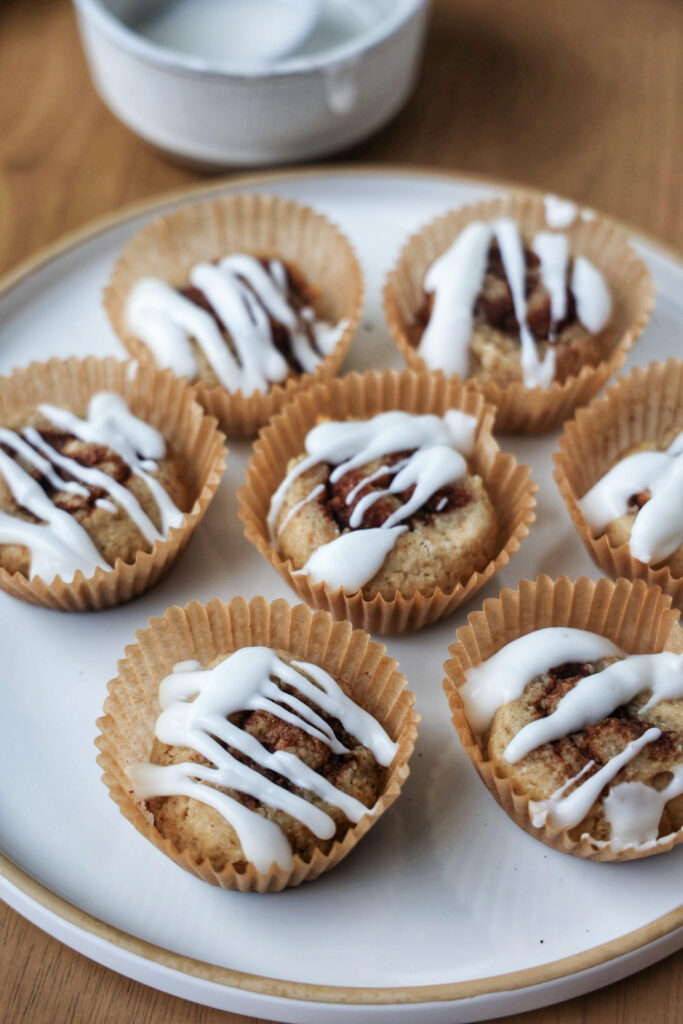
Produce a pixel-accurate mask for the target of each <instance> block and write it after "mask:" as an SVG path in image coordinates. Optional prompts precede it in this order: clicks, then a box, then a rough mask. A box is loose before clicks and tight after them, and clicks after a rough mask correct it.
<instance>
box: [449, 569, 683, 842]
mask: <svg viewBox="0 0 683 1024" xmlns="http://www.w3.org/2000/svg"><path fill="white" fill-rule="evenodd" d="M678 620H679V613H678V611H676V610H674V609H672V608H671V599H670V598H669V597H668V596H667V595H665V594H662V592H661V591H660V589H659V588H658V587H648V586H647V584H646V583H644V582H643V581H642V580H636V581H635V582H630V581H628V580H624V579H621V580H617V581H616V583H614V582H612V581H611V580H606V579H600V580H598V581H597V582H596V581H594V580H589V579H586V578H585V577H582V578H581V579H578V580H576V582H573V581H572V580H570V579H569V578H568V577H567V576H561V577H560V578H559V579H558V580H552V579H550V578H549V577H548V576H539V577H538V579H537V580H522V582H521V583H520V584H519V588H518V589H517V590H508V589H506V590H503V591H501V593H500V596H499V597H498V598H495V599H494V598H490V599H489V600H487V601H484V604H483V608H482V610H481V611H478V612H472V613H471V614H470V615H469V616H468V618H467V623H468V624H467V626H463V627H462V628H461V629H458V630H457V631H456V643H454V644H452V645H451V646H450V647H449V649H448V652H449V654H450V659H449V660H448V661H447V662H446V663H445V665H444V670H445V672H446V679H444V683H443V687H444V692H445V694H446V697H447V699H448V704H449V707H450V709H451V713H452V715H453V725H454V726H455V730H456V732H457V734H458V736H459V738H460V742H461V743H462V745H463V747H464V749H465V752H466V754H467V756H468V757H469V759H470V760H471V761H472V764H473V765H474V767H475V768H476V770H477V772H478V774H479V776H480V778H481V780H482V782H483V783H484V785H485V786H486V787H487V789H488V790H489V792H490V793H491V794H492V796H493V797H494V798H495V800H496V801H497V802H498V803H499V804H500V806H501V807H502V808H503V810H504V811H505V812H506V813H507V814H508V815H509V816H510V817H511V818H512V820H513V821H514V822H515V823H516V824H517V825H519V826H520V828H523V829H524V831H525V832H528V833H529V834H530V835H532V836H534V838H536V839H540V840H541V841H542V842H544V843H546V845H547V846H551V847H553V848H554V849H555V850H560V851H561V852H562V853H571V854H573V855H574V856H576V857H584V858H589V859H591V860H595V861H616V860H619V861H622V860H634V859H637V858H640V857H646V856H648V855H651V854H654V853H663V852H664V851H666V850H670V849H671V847H672V846H674V845H676V844H677V843H680V842H683V828H682V829H679V830H678V831H677V832H675V833H673V834H672V835H671V836H668V837H666V838H665V839H662V840H660V841H659V842H658V843H657V845H656V847H654V849H642V848H641V849H638V848H635V847H631V848H627V849H625V850H614V849H612V847H611V846H610V845H609V844H602V843H601V844H598V843H597V842H596V841H592V840H591V839H590V838H589V837H588V836H582V837H581V838H580V839H579V840H578V841H577V840H576V839H573V838H572V837H571V836H570V835H569V830H567V829H563V828H556V827H551V826H550V825H546V826H544V827H542V828H538V827H536V826H535V825H533V824H532V820H531V812H530V807H529V804H530V800H529V797H528V796H527V795H526V794H525V793H524V792H523V791H521V790H520V789H519V788H516V783H515V782H513V781H512V780H511V779H509V778H508V777H507V775H506V774H505V769H504V767H503V766H499V765H496V764H494V763H493V762H491V761H489V760H487V757H486V750H485V746H484V744H483V741H482V737H481V736H478V735H476V734H475V733H474V732H473V731H472V728H471V727H470V724H469V722H468V720H467V717H466V714H465V709H464V704H463V700H462V697H461V695H460V687H461V686H462V685H463V684H464V682H465V673H466V672H467V670H468V669H469V668H472V667H473V666H476V665H480V664H481V663H482V662H483V661H486V660H487V659H488V658H490V657H491V656H492V655H493V654H495V653H496V651H498V650H500V649H501V647H504V646H505V644H508V643H510V641H511V640H514V639H516V638H517V637H519V636H523V635H525V634H526V633H531V632H533V631H534V630H536V629H544V628H546V627H548V626H569V627H571V628H574V629H586V630H591V631H592V632H594V633H599V634H601V635H602V636H606V637H608V638H609V639H610V640H612V641H613V642H614V643H615V644H617V645H618V646H619V647H621V648H622V649H623V650H625V651H626V652H627V653H629V654H645V653H650V652H656V651H663V650H671V651H676V652H680V651H683V629H681V627H680V625H679V622H678Z"/></svg>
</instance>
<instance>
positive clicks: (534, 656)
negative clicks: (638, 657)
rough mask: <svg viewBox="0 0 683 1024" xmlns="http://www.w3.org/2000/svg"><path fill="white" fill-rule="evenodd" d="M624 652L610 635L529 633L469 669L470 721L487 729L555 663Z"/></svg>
mask: <svg viewBox="0 0 683 1024" xmlns="http://www.w3.org/2000/svg"><path fill="white" fill-rule="evenodd" d="M621 655H623V651H622V650H621V649H620V648H619V647H617V646H616V644H613V643H612V641H611V640H608V639H607V637H604V636H598V634H597V633H590V632H587V631H586V630H583V629H571V628H570V627H569V626H550V627H548V628H547V629H537V630H535V631H534V632H533V633H526V634H525V635H524V636H520V637H517V639H516V640H513V641H512V642H511V643H509V644H506V645H505V647H502V648H501V649H500V650H499V651H497V652H496V653H495V654H493V655H492V656H491V657H490V658H488V659H487V660H486V661H483V662H482V663H481V665H476V666H475V667H473V668H470V669H468V670H467V681H466V682H465V684H464V685H463V686H462V687H461V689H460V694H461V696H462V699H463V702H464V704H465V712H466V714H467V718H468V721H469V723H470V725H471V726H472V729H473V730H474V732H475V733H483V732H485V731H486V729H488V727H489V726H490V724H491V722H492V721H493V716H494V715H495V713H496V711H497V710H498V708H499V707H502V706H503V704H507V703H508V702H509V701H511V700H517V698H518V697H521V695H522V693H523V692H524V687H525V686H526V685H527V683H528V682H529V681H530V680H531V679H533V678H534V677H535V676H538V675H541V673H543V672H547V671H548V669H549V668H552V667H553V666H554V665H563V664H564V663H565V662H567V661H576V662H583V661H597V660H598V658H609V657H614V656H621Z"/></svg>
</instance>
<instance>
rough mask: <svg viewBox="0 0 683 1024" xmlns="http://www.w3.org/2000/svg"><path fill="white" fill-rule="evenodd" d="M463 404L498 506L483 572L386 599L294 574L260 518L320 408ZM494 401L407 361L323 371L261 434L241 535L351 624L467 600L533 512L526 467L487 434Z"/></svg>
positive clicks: (395, 621) (428, 616) (369, 625)
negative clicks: (337, 375)
mask: <svg viewBox="0 0 683 1024" xmlns="http://www.w3.org/2000/svg"><path fill="white" fill-rule="evenodd" d="M454 408H458V409H462V410H463V411H464V412H467V413H469V414H470V415H472V416H474V417H475V418H476V419H477V420H478V426H477V431H476V434H475V451H474V454H473V456H472V458H471V460H470V463H471V466H472V468H473V470H474V472H475V473H477V474H479V476H481V478H482V480H483V481H484V485H485V487H486V490H487V492H488V494H489V497H490V498H491V500H492V502H493V504H494V507H495V509H496V513H497V515H498V522H499V527H498V543H497V554H496V556H495V558H493V559H492V560H491V561H490V562H489V563H488V565H487V566H486V567H485V568H484V569H483V570H482V571H481V572H475V573H473V574H472V576H470V577H469V579H467V580H465V581H464V582H462V583H458V584H457V586H456V587H455V588H454V589H452V590H448V591H445V590H441V589H440V588H439V587H437V588H433V587H432V588H430V589H428V590H425V591H420V590H416V591H415V592H414V593H412V594H410V595H405V594H403V593H401V592H398V591H397V593H396V596H395V597H394V598H393V599H391V600H387V598H385V597H383V596H382V595H381V594H377V595H376V596H375V597H374V598H372V599H368V598H365V597H363V594H362V592H361V591H358V592H357V593H355V594H350V595H349V594H345V593H344V591H343V590H341V589H338V590H332V589H331V588H330V587H328V586H327V584H326V583H324V582H323V583H313V582H312V581H311V580H310V579H309V577H308V576H304V575H298V574H296V575H295V569H294V565H293V563H292V561H291V559H285V558H283V557H282V556H281V555H280V554H279V553H278V552H277V551H276V550H275V548H274V547H273V546H272V544H271V540H270V537H269V533H268V527H267V524H266V517H267V514H268V509H269V507H270V501H271V497H272V495H273V494H274V492H275V490H276V488H277V487H278V485H279V484H280V482H281V481H282V480H283V478H284V476H285V473H286V469H287V463H288V462H289V460H290V459H291V458H294V457H295V456H297V455H300V454H301V453H302V452H303V450H304V439H305V436H306V434H307V432H308V431H309V430H310V429H311V427H313V426H314V425H315V423H316V421H317V420H318V418H319V417H321V416H324V417H328V418H329V417H332V418H334V419H346V418H362V417H371V416H374V415H376V414H377V413H380V412H384V411H387V410H389V409H402V410H405V411H406V412H412V413H435V414H437V415H439V416H441V415H443V414H444V413H445V412H446V410H447V409H454ZM492 420H493V410H492V409H491V407H490V406H487V405H486V404H485V402H484V399H483V396H482V395H481V394H480V393H479V392H476V391H473V390H472V389H470V388H466V387H464V386H463V385H462V384H461V383H460V382H459V381H449V380H447V379H446V378H445V377H444V376H443V374H440V373H414V372H413V371H411V370H405V371H403V372H400V373H398V372H396V371H394V370H386V371H384V372H383V373H378V372H375V371H371V372H368V373H364V374H358V373H351V374H348V375H347V376H345V377H344V378H343V379H335V380H330V381H328V382H327V383H326V384H320V385H318V386H316V387H315V388H311V389H310V390H309V391H306V392H305V394H302V395H300V396H298V398H297V399H296V400H295V401H294V402H292V403H291V404H290V405H288V406H287V408H286V409H285V410H284V411H283V412H282V413H281V414H280V415H278V416H276V417H275V418H274V419H273V421H272V423H270V424H269V425H268V426H267V427H266V428H265V429H264V430H263V431H262V433H261V436H260V437H259V440H258V441H257V442H256V444H255V446H254V453H253V456H252V459H251V462H250V463H249V467H248V469H247V479H246V483H245V485H244V486H243V487H242V488H241V490H240V491H239V493H238V498H239V500H240V513H239V514H240V518H241V519H242V522H243V523H244V526H245V530H244V532H245V535H246V537H247V538H248V539H249V540H250V541H251V542H252V544H254V545H255V547H256V548H257V549H258V550H259V551H260V552H261V554H262V555H263V557H264V558H265V559H267V561H269V562H270V564H271V565H272V566H273V567H274V568H275V569H277V571H278V572H279V573H280V575H281V576H282V577H283V578H284V579H285V580H286V581H287V582H288V583H289V585H290V586H291V587H292V588H293V590H294V591H295V592H296V594H297V595H298V596H299V597H300V598H301V599H302V600H304V601H305V602H306V603H307V604H309V605H311V607H313V608H324V609H326V610H327V611H329V612H331V614H332V615H333V616H334V618H335V619H349V620H350V621H351V622H352V623H353V625H354V626H357V627H359V628H362V629H367V630H369V631H371V632H377V633H402V632H405V631H407V630H413V629H420V628H421V627H422V626H425V625H427V624H428V623H431V622H435V621H436V620H437V619H440V618H442V617H443V616H445V615H449V614H450V613H451V612H452V611H454V610H455V609H456V608H457V607H458V606H459V605H461V604H463V602H465V601H467V600H469V599H470V598H471V597H472V595H473V594H475V593H476V592H477V590H479V589H480V587H482V586H483V585H484V584H485V583H486V582H487V581H488V580H489V579H491V577H492V576H494V575H495V573H497V572H499V571H500V569H502V568H503V566H504V565H507V563H508V562H509V560H510V559H511V558H512V556H513V555H514V554H515V552H516V551H517V550H518V549H519V546H520V544H521V542H522V540H523V539H524V538H525V537H526V535H527V533H528V532H529V526H530V525H531V523H532V522H533V520H534V512H533V509H534V505H535V499H534V494H535V492H536V485H535V484H534V483H533V481H532V480H531V476H530V472H531V471H530V470H529V467H528V466H521V465H518V464H517V462H516V461H515V459H514V457H513V456H512V455H507V454H503V453H502V452H501V451H500V449H499V448H498V445H497V444H496V442H495V441H494V439H493V437H492V435H491V423H492Z"/></svg>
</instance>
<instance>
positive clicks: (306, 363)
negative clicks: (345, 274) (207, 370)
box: [126, 253, 347, 395]
mask: <svg viewBox="0 0 683 1024" xmlns="http://www.w3.org/2000/svg"><path fill="white" fill-rule="evenodd" d="M190 283H191V284H192V285H193V286H194V287H195V288H199V289H200V290H201V291H202V292H203V293H204V295H205V296H206V298H207V300H208V302H209V304H210V305H211V307H212V309H213V310H215V312H216V314H217V316H218V317H219V319H220V320H221V322H222V323H223V324H224V325H225V327H226V329H227V331H228V333H229V335H230V338H231V340H232V343H233V345H234V347H235V350H236V355H234V354H233V352H232V351H231V349H230V347H229V346H228V344H227V343H226V341H225V339H224V338H223V335H222V333H221V330H220V328H219V326H218V324H217V323H216V321H215V320H214V318H213V316H211V314H210V313H208V312H207V311H206V310H204V309H202V308H201V307H200V306H198V305H196V303H194V302H192V301H191V300H190V299H188V298H186V297H185V296H184V295H182V294H181V293H180V292H178V291H176V290H175V289H174V288H172V287H171V286H170V285H168V284H166V282H164V281H161V280H159V279H157V278H143V279H142V280H140V281H138V283H137V284H136V285H135V287H134V288H133V290H132V292H131V294H130V296H129V298H128V303H127V307H126V315H127V320H128V324H129V326H130V328H131V330H132V331H133V332H134V333H135V334H136V335H137V336H138V337H140V338H141V339H142V340H143V341H144V342H145V344H146V345H147V346H148V348H150V349H151V351H152V354H153V355H154V358H155V360H156V362H157V363H158V364H159V365H160V366H163V367H170V368H171V369H172V370H173V371H174V372H175V373H177V374H178V375H179V376H182V377H189V378H190V379H191V380H194V379H195V378H196V377H197V375H198V366H197V362H196V359H195V356H194V353H193V350H192V345H191V343H190V339H191V338H194V340H195V341H196V342H197V344H198V345H199V347H200V348H201V349H202V351H203V353H204V355H205V357H206V359H207V360H208V362H209V364H210V365H211V367H212V369H213V370H214V372H215V374H216V376H217V377H218V379H219V381H220V382H221V384H222V385H223V387H224V388H226V390H227V391H230V392H236V391H242V392H243V393H244V394H245V395H251V394H253V393H254V392H255V391H266V390H267V389H268V386H269V385H270V384H271V383H277V382H278V381H281V380H284V378H285V377H286V376H287V374H288V372H289V366H288V364H287V361H286V359H285V358H284V356H283V355H282V354H281V353H280V352H279V351H278V349H277V348H276V347H275V344H274V341H273V332H272V328H271V324H270V320H269V316H270V317H272V318H273V319H274V320H276V321H278V322H279V323H281V324H282V325H283V326H284V327H285V328H286V329H287V331H288V333H289V341H290V344H291V348H292V352H293V355H294V356H295V358H296V359H297V361H298V362H299V364H300V366H301V367H302V368H303V370H304V372H307V373H312V372H313V371H314V370H315V368H316V367H317V366H318V365H319V363H320V362H321V361H322V359H323V357H324V356H325V355H327V354H329V353H330V352H331V351H332V349H333V348H334V346H335V345H336V344H337V342H338V341H339V339H340V338H341V336H342V334H343V333H344V330H345V329H346V326H347V322H346V321H345V320H343V321H340V323H338V324H337V325H336V326H331V325H330V324H327V323H325V322H323V321H316V320H315V316H314V314H312V311H310V312H308V311H305V310H304V311H301V313H297V312H296V311H295V310H294V309H293V308H292V307H291V306H290V304H289V302H288V298H287V294H288V285H287V273H286V270H285V267H284V265H283V264H282V263H281V262H280V261H279V260H271V261H270V262H269V263H268V265H267V267H264V266H263V265H262V264H261V263H260V261H259V260H257V259H254V258H253V257H251V256H247V255H243V254H239V253H238V254H233V255H230V256H226V257H225V258H224V259H222V260H221V261H220V262H219V263H217V264H213V263H199V264H197V265H196V266H194V267H193V268H192V270H191V271H190ZM311 335H312V337H313V340H314V342H315V345H316V346H317V350H316V348H314V346H313V344H312V343H311Z"/></svg>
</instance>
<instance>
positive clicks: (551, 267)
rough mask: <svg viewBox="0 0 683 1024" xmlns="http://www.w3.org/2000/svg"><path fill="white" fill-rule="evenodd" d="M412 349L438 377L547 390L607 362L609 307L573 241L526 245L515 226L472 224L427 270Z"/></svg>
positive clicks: (552, 235) (502, 221)
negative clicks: (572, 247)
mask: <svg viewBox="0 0 683 1024" xmlns="http://www.w3.org/2000/svg"><path fill="white" fill-rule="evenodd" d="M423 288H424V302H423V304H422V306H421V307H420V309H419V310H418V312H417V315H416V318H415V322H414V324H413V325H412V326H411V327H410V328H409V331H408V335H409V340H410V341H411V343H412V344H413V345H415V346H416V348H417V349H418V352H419V354H420V355H421V356H422V358H423V359H424V360H425V363H426V364H427V366H428V367H429V369H431V370H439V369H440V370H443V371H444V372H445V373H449V374H457V375H458V376H460V377H463V378H464V377H476V378H478V379H480V380H483V381H485V380H495V381H497V382H499V383H500V384H503V385H504V384H509V383H511V382H513V381H521V382H522V383H523V384H524V385H525V386H526V387H529V388H533V387H539V386H540V387H543V388H548V387H550V385H551V383H552V382H553V381H554V380H557V381H563V380H565V379H566V378H567V377H568V376H569V375H571V374H575V373H577V372H578V371H579V370H580V368H581V367H582V366H583V365H584V364H590V365H594V364H596V363H598V362H600V361H601V360H602V359H603V358H604V357H605V355H606V354H607V351H608V350H609V347H610V345H611V342H612V339H610V337H609V332H608V331H606V328H608V326H609V322H610V317H611V310H612V303H611V298H610V293H609V290H608V287H607V284H606V282H605V279H604V277H603V275H602V273H601V271H600V270H599V269H598V268H597V267H596V266H595V265H594V264H593V263H592V262H591V261H590V260H588V259H587V258H586V257H584V256H580V255H576V256H572V255H571V253H570V250H569V240H568V237H567V235H565V234H563V233H561V232H556V231H552V232H550V231H541V232H539V233H538V234H537V235H536V236H535V237H534V238H533V239H529V238H526V237H524V235H523V234H522V231H521V229H520V227H519V225H518V224H517V223H516V222H515V221H514V220H512V219H511V218H509V217H500V218H498V219H497V220H494V221H491V222H485V221H472V222H471V223H469V224H468V225H467V226H466V227H465V228H464V229H463V230H462V231H461V232H460V234H459V235H458V236H457V238H456V239H455V241H454V242H453V244H452V245H451V247H450V248H449V249H447V250H446V252H445V253H443V254H442V255H441V256H440V257H439V258H438V259H437V260H436V261H435V262H434V263H433V264H432V265H431V266H430V267H429V269H428V270H427V272H426V274H425V277H424V283H423Z"/></svg>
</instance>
